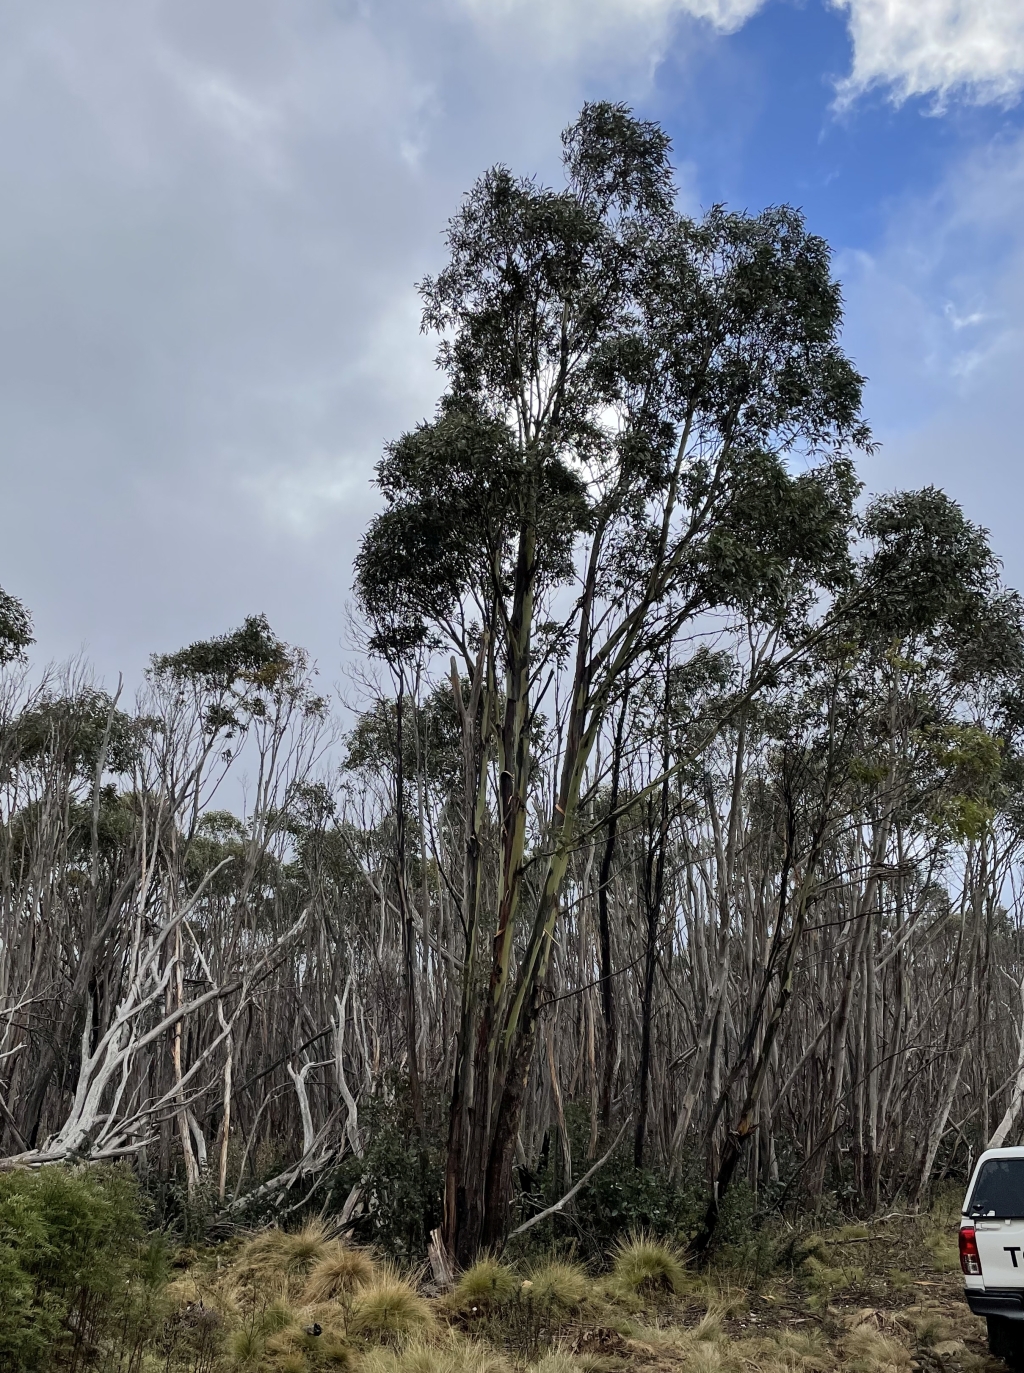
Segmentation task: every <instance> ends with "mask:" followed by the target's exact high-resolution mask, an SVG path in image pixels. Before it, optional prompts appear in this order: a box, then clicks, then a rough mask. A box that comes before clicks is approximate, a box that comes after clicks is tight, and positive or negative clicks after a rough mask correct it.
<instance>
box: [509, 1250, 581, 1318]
mask: <svg viewBox="0 0 1024 1373" xmlns="http://www.w3.org/2000/svg"><path fill="white" fill-rule="evenodd" d="M591 1285H592V1284H591V1280H590V1278H589V1277H588V1276H587V1274H586V1272H585V1270H584V1269H582V1268H581V1267H580V1266H579V1264H575V1263H564V1262H562V1261H560V1260H558V1259H550V1260H549V1261H548V1262H547V1263H542V1264H540V1265H539V1266H538V1267H536V1268H534V1269H532V1270H531V1272H530V1276H529V1278H528V1279H527V1281H526V1282H524V1283H523V1285H522V1288H521V1291H522V1295H523V1297H524V1298H525V1299H526V1300H528V1301H531V1302H533V1303H535V1304H536V1305H538V1306H549V1307H554V1308H555V1309H556V1310H560V1311H572V1310H575V1309H576V1308H577V1307H580V1306H582V1305H583V1303H584V1302H585V1301H586V1300H587V1297H588V1296H589V1295H590V1291H591Z"/></svg>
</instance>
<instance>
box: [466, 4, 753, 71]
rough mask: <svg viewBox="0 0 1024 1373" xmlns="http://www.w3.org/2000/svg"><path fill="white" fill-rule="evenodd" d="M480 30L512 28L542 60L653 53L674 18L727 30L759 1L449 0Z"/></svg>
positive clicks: (500, 32)
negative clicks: (607, 51) (600, 53)
mask: <svg viewBox="0 0 1024 1373" xmlns="http://www.w3.org/2000/svg"><path fill="white" fill-rule="evenodd" d="M453 3H454V4H455V5H456V6H457V7H458V8H460V9H461V10H463V11H464V12H465V13H467V14H468V15H469V16H470V17H471V18H472V19H473V20H474V21H475V22H476V23H477V24H478V25H479V26H480V27H481V28H482V29H483V30H484V31H486V32H488V33H490V34H491V35H496V36H500V37H501V39H502V41H508V38H509V37H510V36H513V37H514V36H515V35H516V34H517V33H518V34H519V35H521V36H525V37H526V38H527V39H528V41H531V42H532V43H533V44H534V45H535V46H536V47H537V48H538V49H539V51H540V52H541V54H542V55H543V56H545V57H546V58H547V59H548V60H552V59H554V60H564V59H565V58H566V57H579V56H581V55H587V56H592V55H593V54H594V52H595V51H596V50H599V49H602V48H604V49H609V48H610V49H611V50H612V51H613V52H615V54H616V55H617V57H618V59H619V60H620V61H621V60H624V59H625V60H629V59H630V58H633V57H636V56H641V55H644V54H647V55H657V54H658V53H659V52H660V50H661V49H662V48H663V46H664V44H665V43H666V42H667V41H668V38H669V35H670V32H671V24H672V21H673V20H674V19H677V18H679V17H682V16H688V17H690V18H693V19H698V20H704V21H706V22H707V23H708V24H710V25H711V26H712V27H713V28H715V29H717V30H719V31H720V32H723V33H730V32H732V31H733V30H735V29H738V28H739V27H740V26H741V25H742V24H744V23H745V22H746V20H747V19H749V18H750V16H751V15H752V14H755V13H756V12H757V11H758V10H759V9H760V8H761V6H762V5H763V4H764V3H765V0H453Z"/></svg>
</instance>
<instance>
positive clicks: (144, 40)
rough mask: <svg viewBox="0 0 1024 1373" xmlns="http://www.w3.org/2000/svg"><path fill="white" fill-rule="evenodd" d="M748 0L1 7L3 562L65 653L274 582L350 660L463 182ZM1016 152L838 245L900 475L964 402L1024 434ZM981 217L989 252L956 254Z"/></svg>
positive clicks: (1013, 51)
mask: <svg viewBox="0 0 1024 1373" xmlns="http://www.w3.org/2000/svg"><path fill="white" fill-rule="evenodd" d="M908 3H909V0H908ZM759 8H761V6H760V3H759V0H643V2H642V3H633V0H628V3H627V0H601V3H599V4H597V3H595V4H590V3H588V4H586V5H584V4H582V3H581V0H579V2H578V0H550V3H549V0H544V3H543V4H542V3H540V0H500V3H499V0H487V3H485V2H484V0H376V3H373V4H370V3H365V4H362V3H356V0H132V3H131V4H130V5H125V4H124V3H123V0H88V3H82V0H21V2H20V3H17V2H15V3H11V4H8V5H7V6H5V7H4V8H3V10H2V11H0V185H2V186H3V190H4V206H5V210H4V215H3V217H2V219H0V436H2V457H0V463H2V470H3V501H2V507H0V539H2V545H0V584H3V585H4V586H6V587H7V588H8V589H9V590H11V591H13V592H15V593H16V594H19V595H21V596H22V597H24V599H25V600H26V602H27V603H28V604H29V606H30V607H31V609H32V611H33V613H34V615H35V619H36V625H37V632H38V637H39V650H40V653H41V654H42V655H46V656H54V657H61V656H63V655H66V654H68V653H71V652H74V651H75V650H76V649H78V648H79V647H80V646H81V645H83V644H84V645H85V647H86V651H87V653H88V654H89V655H90V656H91V657H92V658H93V659H94V661H95V662H96V664H97V667H98V668H99V670H100V671H101V672H102V673H103V674H105V675H107V676H108V677H109V676H112V675H114V674H115V673H116V672H117V670H119V669H124V670H126V672H128V674H129V675H133V674H135V673H137V672H138V670H139V668H140V667H141V666H142V664H143V663H144V662H145V658H146V656H147V654H148V653H149V652H150V651H152V650H160V649H169V648H173V647H176V646H177V645H178V644H180V643H182V642H185V641H187V640H189V639H192V638H195V637H197V636H199V635H202V634H208V633H214V632H218V631H220V630H223V629H226V628H228V627H229V626H231V625H233V624H237V623H238V622H239V621H240V619H241V618H242V617H243V616H244V615H245V614H247V613H249V612H251V611H254V610H265V611H266V612H267V613H268V615H269V616H270V617H271V620H272V622H273V623H274V625H275V627H276V628H277V629H278V630H279V632H281V633H283V634H284V635H285V636H287V637H288V638H290V639H292V640H293V641H296V642H299V643H303V644H305V645H306V646H308V647H309V648H310V649H311V650H312V652H313V653H314V655H315V656H316V657H317V658H318V659H319V661H320V663H321V665H322V668H323V671H324V673H325V675H326V676H327V677H328V679H331V678H333V676H334V675H335V674H336V671H337V665H338V662H339V660H340V656H341V654H340V650H339V646H338V645H339V639H340V638H341V636H342V633H343V611H344V602H345V598H346V596H347V594H348V587H349V582H350V574H351V558H352V554H353V552H354V550H355V546H356V541H357V539H358V536H359V532H360V531H361V529H362V527H363V526H364V524H365V522H366V519H367V517H368V515H369V513H370V511H371V510H372V508H373V501H374V496H373V490H372V487H371V485H370V483H369V478H370V475H371V470H372V465H373V462H374V461H375V459H376V457H377V456H378V454H379V452H380V449H381V446H382V444H383V443H384V442H385V441H386V440H387V439H388V438H389V437H391V436H394V435H396V434H397V433H399V432H401V430H402V429H403V428H405V427H407V426H408V425H410V424H412V423H414V422H415V421H416V420H417V419H418V418H420V417H421V416H423V415H425V414H428V413H429V412H430V410H431V409H432V406H433V403H434V398H435V396H436V392H437V387H438V380H437V376H436V373H435V372H434V369H433V365H432V345H431V343H430V341H429V340H427V339H424V338H422V337H421V336H420V335H419V334H418V330H417V325H418V310H417V301H416V296H415V292H414V289H413V283H414V282H415V281H416V280H417V279H418V278H419V277H420V276H421V275H422V274H423V273H424V272H425V271H429V270H431V269H432V268H433V267H435V266H436V265H437V264H438V263H439V261H440V258H441V252H442V242H441V230H442V228H443V225H444V221H445V219H446V217H447V215H448V214H449V213H450V212H451V210H452V209H453V207H454V206H455V204H456V203H457V199H458V196H459V194H460V192H461V191H462V190H464V189H465V188H466V186H468V184H469V183H470V181H471V180H472V178H473V177H474V176H475V175H476V174H477V173H478V172H479V171H480V170H481V169H482V168H483V167H484V166H486V165H488V164H489V163H491V162H494V161H496V160H505V161H507V162H509V163H510V164H511V165H513V166H515V167H516V168H522V169H524V170H533V171H537V172H539V173H540V174H542V175H548V176H553V175H554V174H555V171H556V153H557V131H558V129H559V128H560V127H562V126H563V125H564V124H565V123H566V122H567V121H568V119H570V118H571V117H572V114H573V113H574V111H575V110H576V109H577V108H578V106H579V103H580V101H581V99H582V98H583V97H584V95H585V94H589V93H595V92H599V93H601V94H610V95H613V96H616V97H618V98H627V99H629V98H633V99H641V100H642V99H644V98H645V96H646V95H647V94H648V93H649V90H650V85H649V82H650V77H651V73H652V71H653V70H654V67H655V65H656V63H657V60H658V57H659V54H660V53H661V51H662V50H663V48H664V45H665V44H666V43H668V42H669V41H670V39H672V38H673V36H674V38H675V40H676V41H677V48H678V46H679V42H678V40H679V37H680V33H682V34H683V36H684V37H685V40H686V41H685V43H684V44H683V45H682V47H683V48H684V49H685V57H684V58H683V59H680V58H679V57H678V53H677V64H678V70H679V72H680V73H681V79H686V71H687V62H689V63H691V64H693V63H697V62H699V60H700V53H701V50H702V44H706V43H708V42H710V41H713V40H714V37H715V35H716V34H717V33H722V32H726V31H728V30H730V29H735V28H736V27H737V26H738V25H740V24H742V22H743V21H744V19H745V18H747V17H748V16H749V15H751V14H753V13H754V12H756V11H757V10H759ZM843 9H844V12H848V13H849V17H850V22H851V23H852V24H853V25H854V30H855V35H856V36H857V43H858V46H857V47H856V48H855V50H854V54H853V61H854V66H853V68H852V69H851V70H852V72H853V78H854V84H856V83H857V82H858V81H859V82H861V83H862V84H866V85H870V84H873V83H877V82H878V81H888V82H890V83H891V86H892V89H893V91H894V93H895V94H896V95H900V94H901V93H902V94H906V93H907V92H908V91H910V90H915V91H916V90H920V89H925V88H927V87H928V83H929V82H931V87H930V89H932V90H933V91H934V92H935V93H937V94H940V95H945V94H947V93H948V92H949V91H950V90H953V89H954V88H956V87H957V84H958V83H959V85H960V86H963V87H965V88H969V89H970V91H972V92H973V96H972V98H975V97H976V98H981V97H983V96H985V95H986V94H988V95H990V96H991V95H993V94H998V95H999V96H1000V98H1007V95H1008V93H1010V92H1012V90H1014V89H1016V86H1015V83H1016V82H1017V81H1018V76H1019V70H1020V61H1019V58H1020V53H1019V51H1018V48H1017V47H1014V45H1013V44H1009V45H1007V44H1003V46H1002V47H1001V48H999V51H1000V52H1004V54H1008V56H1006V61H1005V63H1004V67H1005V70H1003V71H1002V75H1000V73H999V72H996V71H995V69H994V68H993V66H992V61H991V60H990V59H991V53H992V51H993V48H992V45H991V43H989V42H988V38H990V37H991V34H989V32H988V30H987V29H986V30H985V33H984V34H981V35H980V38H978V42H977V44H976V45H975V46H976V47H977V51H978V52H979V53H980V54H981V55H982V56H981V58H979V62H981V63H982V65H981V66H980V67H978V69H977V70H976V71H975V70H974V69H971V70H966V69H963V64H962V63H961V66H960V67H959V68H957V69H956V70H953V68H952V67H950V65H949V63H948V62H946V61H945V59H944V58H943V57H942V54H943V53H944V52H946V51H947V49H948V48H949V42H950V41H951V40H950V32H951V29H950V22H951V21H950V20H949V15H950V14H951V13H952V11H950V7H949V5H946V4H945V0H942V3H940V2H939V0H935V3H932V4H930V7H929V9H928V13H929V14H932V15H933V18H934V23H933V25H932V28H931V29H929V30H928V32H924V31H923V30H922V29H921V26H920V24H917V23H916V21H915V22H914V23H910V21H909V20H908V21H907V24H905V25H904V26H903V29H901V30H900V33H901V34H902V35H903V36H902V38H901V40H900V41H901V43H902V45H903V46H902V47H901V48H899V51H897V49H896V47H894V46H893V45H892V44H889V45H888V46H886V45H885V43H884V42H882V40H879V41H880V42H882V45H881V47H880V46H879V45H878V44H877V43H876V44H875V46H874V47H872V46H871V44H872V43H874V40H875V38H877V37H878V34H879V33H881V30H880V29H879V27H878V25H879V24H880V23H881V18H879V16H882V18H884V17H885V15H888V16H889V19H888V20H886V22H889V20H891V19H892V17H893V15H897V17H898V14H909V13H910V10H909V9H907V7H906V6H905V5H903V3H902V0H900V4H898V5H896V6H895V7H894V6H891V5H890V6H889V7H888V8H885V7H882V8H881V9H880V8H879V7H878V6H877V5H874V4H873V3H868V0H856V3H854V0H850V3H848V4H846V5H845V6H844V7H843ZM990 9H991V13H992V15H993V16H994V19H993V23H995V24H996V30H998V32H997V31H996V30H993V32H995V33H996V37H997V38H998V36H999V33H1002V32H1003V29H1005V30H1006V32H1007V33H1010V35H1011V37H1013V35H1015V34H1017V29H1018V28H1019V25H1017V27H1016V28H1015V27H1014V25H1016V24H1017V21H1016V19H1015V18H1014V17H1013V16H1014V15H1015V14H1017V13H1018V11H1017V9H1016V7H1015V6H1014V5H1011V4H1008V3H1006V4H1004V0H998V3H995V4H994V5H993V6H992V7H990ZM883 10H884V14H883ZM897 12H898V14H897ZM701 16H703V17H701ZM872 16H874V18H872ZM997 21H998V22H997ZM901 22H902V21H901ZM858 24H859V25H860V27H859V28H858V27H857V25H858ZM872 24H874V28H872ZM908 25H909V27H908ZM1000 25H1002V28H1000V27H999V26H1000ZM680 26H682V28H680ZM990 27H991V26H990ZM904 29H906V32H905V33H904V31H903V30H904ZM1011 30H1012V32H1011ZM986 35H987V37H986ZM954 36H955V35H954ZM975 37H978V35H975ZM882 39H884V34H883V35H882ZM983 40H984V41H983ZM1014 41H1016V40H1014ZM943 44H945V45H946V46H945V47H944V46H943ZM915 45H916V46H915ZM958 51H959V49H958ZM972 51H973V49H972ZM879 53H882V54H883V56H884V54H886V53H888V54H889V56H888V57H886V58H885V60H883V57H880V56H878V54H879ZM900 53H902V54H903V56H902V57H900ZM871 54H874V56H872V55H871ZM922 54H923V55H922ZM890 58H891V60H890ZM982 58H983V59H984V61H982ZM886 61H888V62H889V65H888V67H887V66H886ZM901 62H902V63H903V65H902V66H900V63H901ZM929 63H930V65H929ZM858 64H859V65H858ZM929 72H931V73H932V75H929ZM972 72H973V74H972ZM993 73H994V74H993ZM997 78H998V79H997ZM972 82H973V85H972ZM851 89H852V88H851ZM846 117H851V116H849V115H847V116H846ZM690 151H691V150H689V149H681V150H680V154H681V155H682V156H685V155H686V154H687V153H689V152H690ZM1000 159H1001V160H1000ZM1015 159H1017V160H1016V161H1015ZM1019 163H1020V149H1019V148H1017V147H1016V145H1015V146H1014V147H1012V148H1010V147H1007V148H1006V149H1004V150H1003V152H1002V153H1001V154H1000V156H998V157H993V158H992V159H989V160H988V161H987V162H985V163H984V165H981V166H979V167H978V168H975V169H974V170H973V171H971V170H969V169H960V171H958V173H957V174H956V176H951V179H950V182H949V184H948V185H947V186H945V187H943V188H942V190H941V192H940V193H939V194H938V197H937V199H935V200H934V201H932V202H929V203H928V204H926V205H920V204H918V205H915V204H910V203H907V204H904V205H899V206H896V207H894V209H893V212H892V224H891V233H890V238H889V241H888V243H887V245H885V246H883V248H882V250H880V251H879V252H876V253H875V254H873V255H872V256H870V257H869V256H866V255H864V254H860V255H850V256H848V257H847V258H846V259H845V261H844V264H843V268H844V273H845V274H846V275H847V276H848V278H849V283H850V288H849V291H848V295H849V298H850V303H851V333H850V337H851V340H852V342H853V345H854V351H855V353H856V355H857V356H858V360H859V361H861V362H862V364H863V365H864V366H865V367H866V369H867V370H868V372H869V373H870V374H871V375H872V377H873V381H872V387H871V389H870V391H869V408H871V407H875V412H876V418H877V419H878V420H879V428H880V429H881V430H882V433H883V437H885V438H886V439H887V447H886V455H887V457H886V465H885V468H884V470H883V469H881V468H878V469H870V470H869V473H868V475H869V478H870V479H871V480H872V482H873V483H874V484H876V485H891V484H893V483H894V482H895V481H899V480H903V479H914V478H920V477H922V476H923V477H924V479H928V478H929V477H930V476H931V475H932V468H931V467H930V464H932V463H933V462H934V463H939V464H940V467H941V465H942V464H946V466H947V467H948V469H949V474H950V484H951V485H952V486H953V487H954V489H955V488H956V486H957V483H958V482H959V484H960V486H961V487H962V486H963V485H964V482H963V481H962V480H961V478H962V476H963V473H962V470H961V471H960V472H959V474H958V472H957V470H956V457H957V452H958V449H962V446H963V445H964V444H967V443H968V440H969V439H971V437H972V435H973V436H974V438H976V437H977V434H978V432H980V431H979V430H978V429H973V430H972V426H974V425H976V424H977V425H980V426H982V428H983V427H984V426H985V425H988V427H989V429H991V430H992V431H993V432H992V437H991V443H992V444H993V445H996V446H998V445H1002V447H1003V449H1007V448H1008V444H1009V442H1010V439H1009V435H1010V434H1011V433H1012V432H1015V430H1016V425H1015V424H1013V423H1011V420H1010V408H1011V405H1012V404H1015V388H1016V382H1015V380H1014V377H1015V375H1016V374H1017V373H1019V366H1020V362H1021V361H1022V358H1021V341H1020V336H1019V334H1018V333H1016V332H1015V330H1016V327H1017V326H1016V324H1015V321H1019V320H1022V319H1024V288H1022V284H1024V256H1022V255H1021V252H1020V250H1019V247H1018V246H1015V245H1019V242H1020V240H1019V235H1018V234H1017V233H1016V230H1013V231H1011V228H1010V224H1009V220H1004V219H1000V214H1003V213H1004V210H1005V206H1006V205H1013V206H1015V207H1016V209H1015V210H1014V211H1013V213H1015V214H1016V215H1017V217H1018V220H1017V222H1018V223H1019V222H1020V209H1021V208H1024V206H1022V204H1021V201H1022V197H1021V195H1020V193H1019V185H1018V181H1015V180H1014V178H1015V177H1017V176H1019ZM1014 197H1016V198H1014ZM998 206H1003V207H1004V210H1000V209H998V208H997V207H998ZM986 207H988V208H986ZM1005 213H1006V214H1008V213H1009V211H1008V210H1006V211H1005ZM957 235H959V238H957ZM982 240H984V241H986V242H989V243H991V244H992V245H993V246H992V250H991V252H989V253H988V254H987V256H986V261H985V263H984V265H983V269H980V270H979V271H978V272H977V273H976V274H975V275H974V276H973V277H972V276H971V275H970V273H969V272H968V273H965V272H964V271H962V270H961V268H960V267H959V266H958V262H959V260H960V256H963V255H964V254H965V253H966V258H965V260H971V259H972V257H975V256H976V254H975V252H974V248H973V247H972V246H971V245H973V244H974V243H976V242H978V241H982ZM898 302H902V305H900V306H899V308H897V303H898ZM975 316H977V319H975ZM897 339H903V340H904V342H905V346H899V345H898V344H897V343H894V340H897ZM961 431H962V433H963V438H962V439H961V438H959V437H956V436H958V435H960V433H961ZM943 455H945V456H943ZM942 471H945V468H942ZM876 479H877V480H876ZM937 479H939V480H942V475H941V472H939V474H938V476H937ZM968 484H969V483H968ZM967 494H968V496H969V497H974V496H976V495H977V491H976V489H975V490H972V491H969V492H968V493H967ZM968 503H969V505H970V504H971V501H970V500H969V502H968ZM977 507H978V502H977V501H976V500H975V501H974V508H973V509H972V513H975V514H980V516H981V517H983V518H987V522H988V523H992V524H995V523H996V521H995V520H994V519H993V518H991V512H990V511H989V510H987V509H982V510H980V511H979V509H978V508H977ZM997 534H999V535H1000V537H1003V535H1002V531H1000V530H997ZM1005 542H1006V541H1005V537H1003V543H1004V547H1005ZM1021 571H1022V573H1024V568H1022V569H1021Z"/></svg>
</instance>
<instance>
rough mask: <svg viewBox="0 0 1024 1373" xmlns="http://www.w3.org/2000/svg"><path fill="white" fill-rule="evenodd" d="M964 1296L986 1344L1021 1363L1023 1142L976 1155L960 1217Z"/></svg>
mask: <svg viewBox="0 0 1024 1373" xmlns="http://www.w3.org/2000/svg"><path fill="white" fill-rule="evenodd" d="M960 1267H961V1268H962V1269H963V1270H964V1288H965V1291H964V1296H965V1297H966V1298H967V1305H968V1306H969V1307H970V1308H971V1310H972V1311H973V1312H974V1314H975V1315H976V1316H984V1317H985V1320H986V1321H987V1322H988V1347H989V1349H990V1350H991V1351H992V1353H993V1354H995V1355H996V1357H997V1358H1000V1359H1005V1360H1006V1362H1007V1363H1008V1364H1010V1365H1011V1366H1012V1367H1014V1368H1021V1369H1024V1146H1021V1147H1018V1148H1014V1149H989V1150H988V1151H987V1152H986V1153H984V1154H982V1156H981V1157H980V1158H979V1159H978V1164H977V1167H976V1168H975V1170H974V1175H973V1177H972V1178H971V1181H970V1185H969V1186H968V1188H967V1196H966V1197H965V1198H964V1205H963V1214H962V1216H961V1218H960Z"/></svg>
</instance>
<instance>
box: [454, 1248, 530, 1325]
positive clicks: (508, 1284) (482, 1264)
mask: <svg viewBox="0 0 1024 1373" xmlns="http://www.w3.org/2000/svg"><path fill="white" fill-rule="evenodd" d="M521 1290H522V1282H521V1280H520V1279H519V1277H518V1276H517V1275H516V1274H515V1273H513V1271H512V1269H511V1268H507V1267H506V1266H505V1265H504V1264H502V1263H498V1261H497V1260H496V1259H490V1258H484V1259H480V1260H478V1261H477V1262H476V1263H474V1264H473V1265H472V1267H470V1268H467V1269H466V1271H465V1272H464V1273H462V1274H461V1275H460V1277H459V1280H458V1282H457V1283H456V1284H455V1287H454V1288H453V1290H452V1293H451V1297H450V1302H451V1305H452V1306H453V1307H454V1309H455V1310H456V1311H460V1312H462V1313H463V1314H469V1313H475V1312H477V1311H479V1312H488V1311H494V1310H496V1309H498V1308H499V1307H502V1306H507V1305H508V1303H509V1302H512V1301H515V1300H516V1298H517V1297H518V1296H519V1295H520V1292H521Z"/></svg>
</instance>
